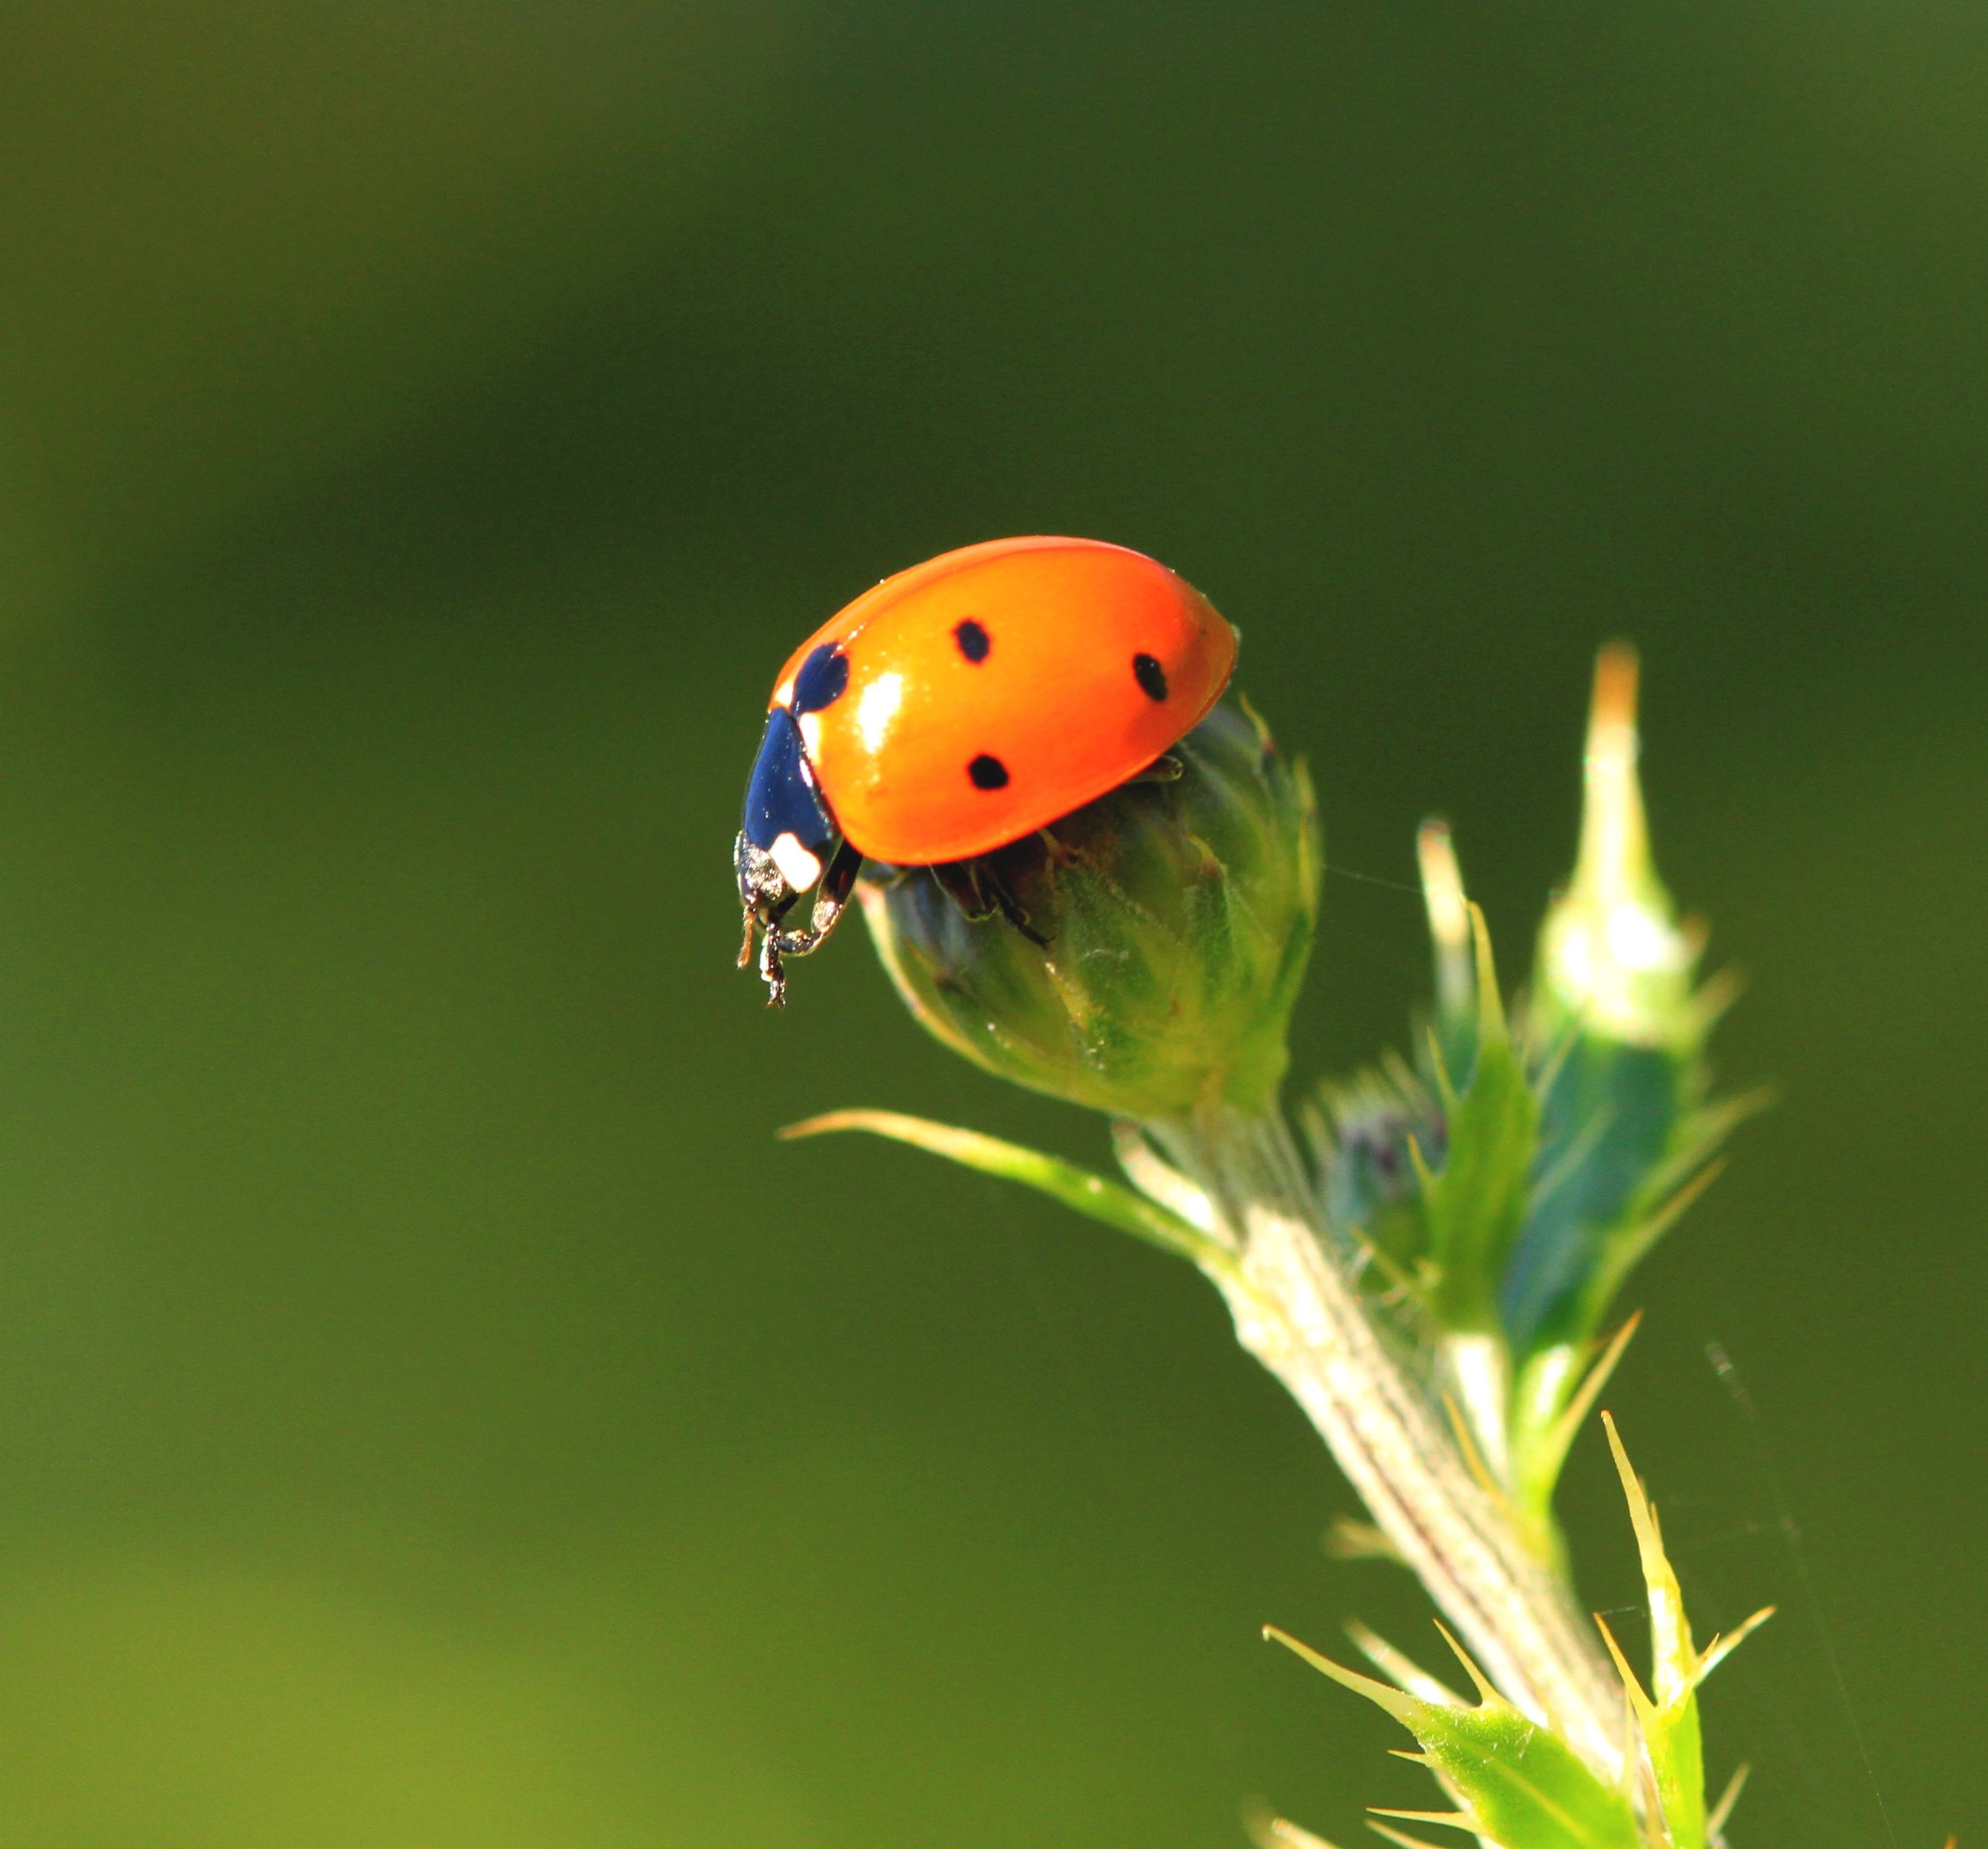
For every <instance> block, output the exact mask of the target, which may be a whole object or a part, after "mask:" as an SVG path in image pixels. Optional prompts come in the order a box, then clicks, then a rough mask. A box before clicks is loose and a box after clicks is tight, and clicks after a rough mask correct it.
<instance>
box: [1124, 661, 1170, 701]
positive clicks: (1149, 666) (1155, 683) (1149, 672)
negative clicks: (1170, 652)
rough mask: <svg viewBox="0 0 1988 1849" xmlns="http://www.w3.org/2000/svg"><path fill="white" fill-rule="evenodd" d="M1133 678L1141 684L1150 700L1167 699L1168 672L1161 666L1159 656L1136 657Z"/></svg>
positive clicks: (1133, 664)
mask: <svg viewBox="0 0 1988 1849" xmlns="http://www.w3.org/2000/svg"><path fill="white" fill-rule="evenodd" d="M1132 678H1133V679H1134V680H1135V681H1138V683H1139V685H1140V688H1141V690H1142V691H1144V694H1145V695H1146V697H1147V698H1148V699H1149V700H1164V699H1165V698H1166V697H1167V671H1166V670H1165V668H1162V667H1161V665H1160V658H1159V657H1158V655H1134V657H1132Z"/></svg>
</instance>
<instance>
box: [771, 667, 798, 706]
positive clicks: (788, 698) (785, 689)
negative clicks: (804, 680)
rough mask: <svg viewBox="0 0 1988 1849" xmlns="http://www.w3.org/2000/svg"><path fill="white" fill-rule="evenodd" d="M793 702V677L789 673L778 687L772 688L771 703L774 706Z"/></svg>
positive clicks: (787, 704) (788, 704)
mask: <svg viewBox="0 0 1988 1849" xmlns="http://www.w3.org/2000/svg"><path fill="white" fill-rule="evenodd" d="M793 703H794V677H793V675H792V674H789V675H788V676H787V678H786V679H785V680H784V681H782V682H781V683H780V684H779V686H778V687H776V688H774V689H773V704H774V705H776V706H791V705H793Z"/></svg>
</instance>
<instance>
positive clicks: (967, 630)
mask: <svg viewBox="0 0 1988 1849" xmlns="http://www.w3.org/2000/svg"><path fill="white" fill-rule="evenodd" d="M952 639H953V641H955V642H957V643H958V644H959V652H960V653H961V654H963V655H964V656H965V657H966V658H967V660H968V661H986V659H987V651H988V650H989V649H990V648H992V647H993V646H994V644H992V642H991V641H989V640H988V637H987V632H986V630H984V629H982V627H980V625H979V624H978V623H976V622H975V621H974V620H973V619H972V617H968V618H967V619H966V620H965V622H963V623H955V624H953V626H952Z"/></svg>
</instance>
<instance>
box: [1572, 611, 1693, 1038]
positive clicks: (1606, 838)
mask: <svg viewBox="0 0 1988 1849" xmlns="http://www.w3.org/2000/svg"><path fill="white" fill-rule="evenodd" d="M1636 756H1637V737H1636V652H1635V650H1634V649H1632V648H1631V647H1628V644H1625V643H1619V642H1618V643H1615V644H1611V646H1610V647H1608V648H1605V649H1604V650H1603V651H1602V652H1601V658H1600V660H1599V661H1597V663H1596V664H1595V674H1594V709H1593V712H1592V714H1591V717H1590V718H1589V721H1588V728H1587V766H1586V782H1587V792H1586V797H1585V800H1584V803H1583V804H1582V808H1581V852H1580V857H1579V858H1578V860H1577V861H1576V863H1575V865H1574V879H1573V881H1572V883H1571V884H1570V885H1569V886H1568V887H1567V890H1566V891H1564V893H1562V894H1560V895H1559V896H1558V897H1557V898H1556V899H1555V900H1554V903H1553V905H1552V907H1551V908H1550V909H1549V911H1547V917H1546V921H1545V923H1544V924H1543V926H1542V927H1541V928H1540V947H1539V957H1538V961H1537V965H1536V967H1535V970H1534V975H1533V987H1534V994H1533V1022H1534V1025H1535V1026H1536V1028H1537V1029H1540V1030H1542V1031H1543V1034H1550V1033H1554V1032H1555V1031H1558V1030H1562V1029H1566V1028H1568V1027H1573V1028H1576V1029H1579V1030H1580V1031H1581V1033H1585V1034H1590V1035H1593V1036H1595V1037H1597V1038H1598V1039H1605V1040H1611V1041H1615V1042H1618V1043H1621V1044H1623V1045H1625V1046H1647V1047H1653V1048H1660V1049H1662V1050H1664V1051H1665V1052H1668V1053H1674V1054H1679V1055H1689V1054H1690V1053H1694V1052H1696V1050H1697V1049H1698V1046H1699V1044H1700V1043H1701V1042H1702V1040H1703V1039H1704V1035H1705V1029H1706V1012H1705V1009H1704V1008H1703V1006H1702V1005H1701V1003H1700V1002H1699V999H1698V998H1697V996H1696V993H1695V991H1694V988H1693V981H1692V977H1693V971H1694V969H1695V968H1696V964H1697V961H1698V952H1699V944H1698V941H1697V939H1696V935H1695V934H1694V933H1693V932H1692V931H1690V930H1689V928H1687V927H1685V925H1683V924H1680V923H1679V920H1678V915H1677V908H1676V907H1675V905H1673V904H1672V902H1671V896H1670V894H1668V892H1666V891H1665V890H1664V887H1663V882H1662V881H1660V880H1659V879H1658V877H1657V870H1656V866H1655V863H1654V862H1653V861H1652V859H1651V857H1650V835H1649V826H1648V823H1647V821H1646V820H1645V817H1644V813H1643V793H1642V788H1641V784H1640V783H1638V780H1637V776H1636Z"/></svg>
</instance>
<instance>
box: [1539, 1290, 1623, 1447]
mask: <svg viewBox="0 0 1988 1849" xmlns="http://www.w3.org/2000/svg"><path fill="white" fill-rule="evenodd" d="M1642 1320H1643V1313H1642V1311H1641V1310H1634V1311H1632V1312H1631V1313H1630V1317H1629V1320H1628V1321H1627V1322H1626V1323H1624V1324H1623V1325H1622V1327H1621V1328H1620V1329H1618V1330H1616V1331H1615V1333H1614V1335H1613V1336H1611V1337H1610V1338H1609V1342H1608V1347H1606V1348H1604V1350H1602V1351H1601V1359H1600V1360H1599V1361H1597V1362H1596V1363H1595V1364H1594V1366H1593V1367H1591V1368H1589V1369H1588V1371H1587V1379H1585V1380H1584V1381H1582V1382H1581V1386H1580V1388H1579V1390H1578V1391H1577V1392H1576V1393H1575V1394H1574V1398H1572V1399H1570V1400H1569V1401H1567V1404H1566V1406H1565V1407H1564V1408H1563V1409H1562V1411H1561V1413H1560V1417H1559V1418H1557V1419H1556V1420H1555V1421H1554V1426H1553V1438H1552V1444H1553V1446H1554V1450H1555V1451H1557V1452H1558V1453H1559V1455H1560V1456H1561V1457H1563V1458H1564V1457H1565V1456H1566V1455H1567V1452H1569V1451H1570V1450H1571V1449H1572V1448H1573V1447H1574V1438H1575V1437H1576V1436H1577V1435H1578V1433H1579V1432H1580V1430H1581V1427H1582V1425H1584V1424H1585V1423H1586V1422H1587V1415H1588V1414H1589V1413H1591V1411H1594V1402H1595V1401H1596V1399H1597V1398H1599V1397H1600V1395H1601V1389H1602V1388H1604V1387H1605V1386H1607V1385H1608V1377H1609V1376H1610V1375H1611V1374H1613V1373H1614V1371H1615V1364H1616V1363H1617V1362H1618V1361H1621V1358H1622V1357H1623V1354H1624V1353H1625V1351H1626V1350H1628V1346H1629V1343H1630V1340H1631V1337H1633V1336H1634V1335H1635V1333H1636V1331H1637V1330H1638V1328H1639V1327H1641V1324H1642Z"/></svg>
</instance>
